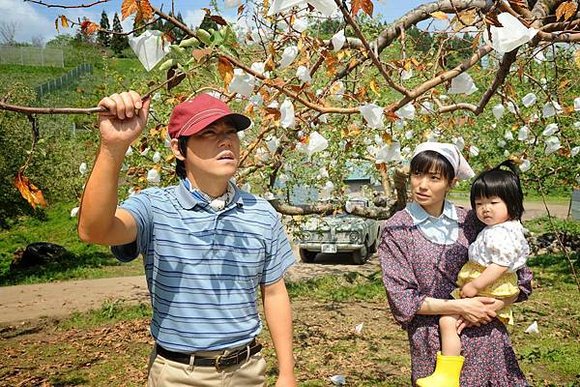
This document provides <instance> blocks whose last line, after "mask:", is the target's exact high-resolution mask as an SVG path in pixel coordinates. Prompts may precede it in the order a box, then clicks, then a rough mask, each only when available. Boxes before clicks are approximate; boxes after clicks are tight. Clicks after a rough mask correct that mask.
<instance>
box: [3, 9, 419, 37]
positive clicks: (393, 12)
mask: <svg viewBox="0 0 580 387" xmlns="http://www.w3.org/2000/svg"><path fill="white" fill-rule="evenodd" d="M94 1H95V0H42V2H44V3H46V4H53V5H79V4H90V3H92V2H94ZM150 1H151V4H153V5H155V6H156V7H158V8H159V7H161V6H162V5H163V10H164V11H168V10H169V7H171V1H162V0H150ZM238 1H239V0H217V2H218V6H219V7H220V9H224V11H225V12H224V14H223V16H225V17H227V18H230V19H235V18H236V8H235V7H234V8H227V7H226V6H227V4H231V3H237V2H238ZM428 2H429V1H426V0H403V1H402V0H373V4H374V9H375V11H374V14H375V15H377V14H380V15H381V16H382V19H383V20H385V21H387V22H392V21H393V20H396V19H398V18H399V17H401V16H402V15H404V14H405V13H406V12H407V11H409V10H411V9H413V8H415V7H417V6H418V5H420V4H424V3H428ZM174 4H175V10H176V12H181V14H182V16H183V18H184V20H185V22H186V23H187V24H188V25H191V24H194V23H195V19H196V15H197V14H198V12H196V11H199V10H200V9H201V8H203V7H208V4H209V0H175V2H174ZM103 10H105V12H106V13H107V15H108V16H109V20H110V23H111V24H112V21H113V15H114V14H115V12H118V13H119V16H120V13H121V0H109V1H108V2H107V3H103V4H98V5H96V6H94V7H91V8H77V9H75V8H69V9H63V8H48V7H45V6H42V5H39V4H35V3H31V2H26V1H24V0H0V15H2V18H1V19H0V25H1V24H5V25H11V26H15V28H16V37H15V40H16V41H17V42H29V41H31V39H33V38H38V37H42V40H43V41H44V42H47V41H49V40H51V39H52V38H53V37H54V36H56V35H57V34H58V33H59V32H58V31H57V30H56V28H55V26H54V24H55V23H54V21H55V19H56V18H57V17H58V16H59V15H66V16H67V18H69V19H71V20H77V19H78V18H82V17H88V18H89V19H90V20H91V21H94V22H95V23H99V21H100V20H101V12H102V11H103ZM121 24H122V25H123V29H124V30H125V31H129V30H131V28H132V25H133V21H132V20H131V19H129V18H128V19H126V20H124V21H122V22H121ZM60 33H70V34H73V35H74V33H75V31H74V30H72V29H67V28H60Z"/></svg>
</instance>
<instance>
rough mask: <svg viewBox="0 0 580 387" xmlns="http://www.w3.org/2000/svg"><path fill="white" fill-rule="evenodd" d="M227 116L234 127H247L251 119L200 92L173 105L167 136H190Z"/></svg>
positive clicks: (239, 128)
mask: <svg viewBox="0 0 580 387" xmlns="http://www.w3.org/2000/svg"><path fill="white" fill-rule="evenodd" d="M224 117H229V118H231V120H232V122H233V123H234V126H235V128H236V129H237V130H238V131H240V130H244V129H247V128H248V127H249V126H250V125H251V124H252V121H251V120H250V119H249V118H248V117H246V116H244V115H243V114H238V113H234V112H232V111H231V110H230V108H229V107H228V105H226V104H225V103H224V102H222V101H220V100H219V99H217V98H215V97H212V96H211V95H209V94H200V95H198V96H196V97H195V98H193V99H190V100H188V101H185V102H182V103H180V104H178V105H177V106H175V108H174V109H173V112H172V113H171V117H170V118H169V127H168V131H169V137H171V138H179V137H183V136H191V135H194V134H197V133H199V132H201V131H202V130H204V129H205V128H206V127H207V126H209V125H211V124H212V123H214V122H215V121H217V120H219V119H220V118H224Z"/></svg>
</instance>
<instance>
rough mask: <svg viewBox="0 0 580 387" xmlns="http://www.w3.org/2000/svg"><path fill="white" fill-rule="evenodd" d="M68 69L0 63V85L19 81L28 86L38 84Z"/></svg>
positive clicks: (62, 73) (58, 75)
mask: <svg viewBox="0 0 580 387" xmlns="http://www.w3.org/2000/svg"><path fill="white" fill-rule="evenodd" d="M69 70H70V69H67V68H62V67H47V66H21V65H8V64H2V65H0V74H1V75H0V85H2V84H13V83H16V82H21V83H23V84H25V85H28V86H30V87H34V86H39V85H40V84H42V83H44V82H46V81H49V80H51V79H54V78H58V77H60V76H61V75H64V74H65V73H67V72H68V71H69Z"/></svg>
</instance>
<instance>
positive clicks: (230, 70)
mask: <svg viewBox="0 0 580 387" xmlns="http://www.w3.org/2000/svg"><path fill="white" fill-rule="evenodd" d="M218 72H219V73H220V76H221V77H222V79H223V80H224V87H225V88H226V89H227V87H228V86H229V84H230V82H231V81H232V79H233V78H234V66H232V64H231V63H230V61H229V60H227V59H226V58H225V57H223V56H220V57H219V59H218Z"/></svg>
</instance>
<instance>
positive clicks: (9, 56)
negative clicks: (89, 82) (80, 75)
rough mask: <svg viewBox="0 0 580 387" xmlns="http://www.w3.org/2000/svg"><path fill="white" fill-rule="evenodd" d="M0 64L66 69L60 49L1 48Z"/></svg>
mask: <svg viewBox="0 0 580 387" xmlns="http://www.w3.org/2000/svg"><path fill="white" fill-rule="evenodd" d="M0 64H18V65H22V66H52V67H64V53H63V50H61V49H58V48H38V47H6V46H5V47H0Z"/></svg>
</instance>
